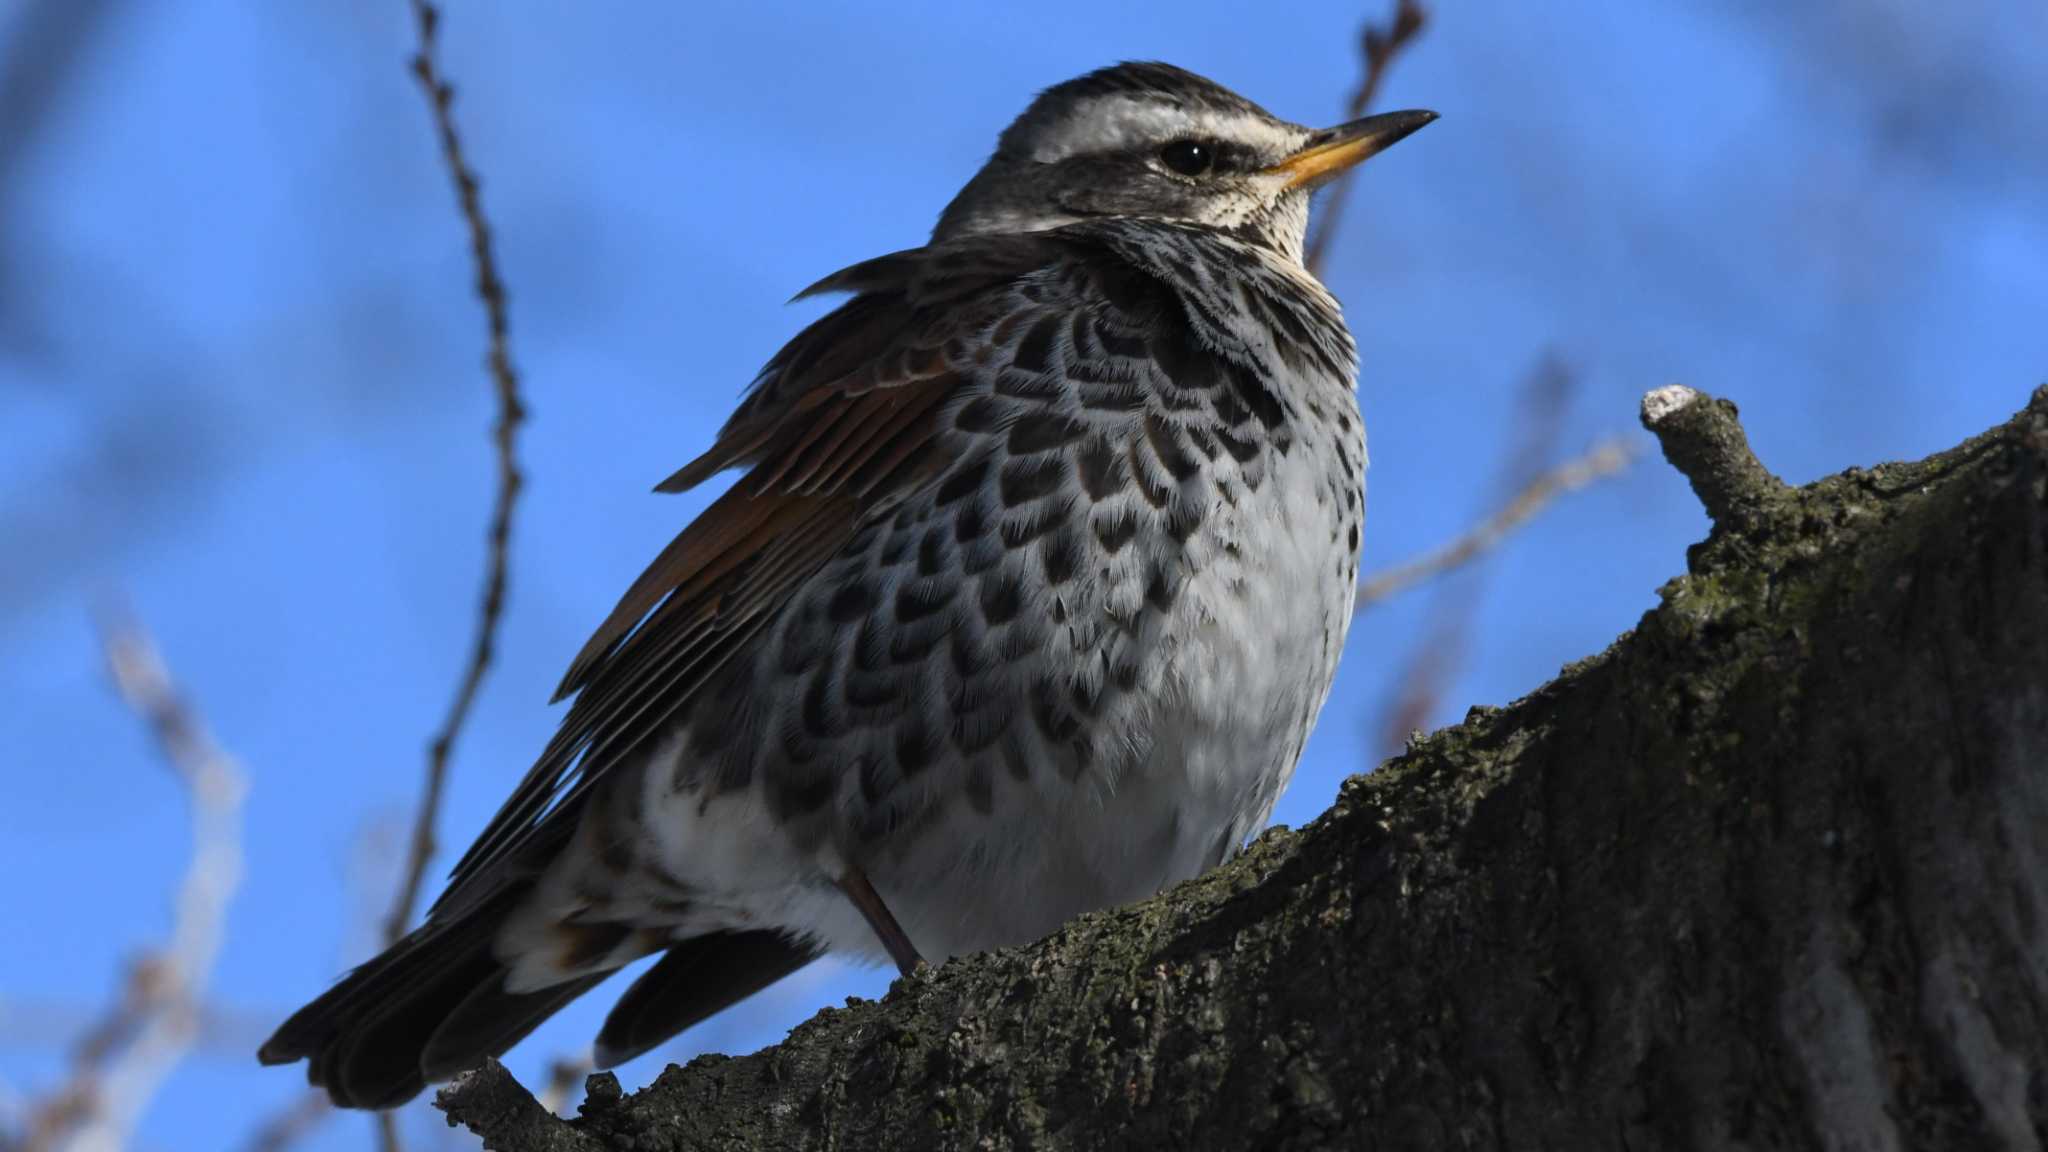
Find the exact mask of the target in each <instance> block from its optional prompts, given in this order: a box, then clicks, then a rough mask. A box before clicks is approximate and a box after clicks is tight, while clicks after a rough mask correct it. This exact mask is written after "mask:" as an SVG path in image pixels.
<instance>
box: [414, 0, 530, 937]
mask: <svg viewBox="0 0 2048 1152" xmlns="http://www.w3.org/2000/svg"><path fill="white" fill-rule="evenodd" d="M412 8H413V14H414V16H415V17H416V19H417V23H418V26H419V45H420V47H419V52H418V53H417V54H416V55H414V56H413V58H412V71H413V75H414V76H415V77H417V78H418V80H419V83H420V87H421V89H422V90H424V91H425V92H426V94H427V103H428V105H429V106H430V108H431V109H432V111H433V116H434V126H435V129H436V130H437V132H438V133H439V135H440V138H441V157H442V159H443V161H445V162H446V164H447V166H448V172H449V175H450V176H451V177H452V178H453V180H454V183H455V192H456V197H457V200H458V202H459V203H460V205H461V208H462V217H463V219H464V220H465V221H467V222H468V224H469V244H470V255H471V257H472V259H473V260H474V261H475V264H476V294H477V296H478V298H480V299H481V300H482V301H483V304H484V313H485V316H486V319H487V320H488V322H489V328H490V353H489V356H488V358H487V360H486V364H487V365H488V367H489V369H490V373H491V380H492V383H493V384H494V385H495V387H496V390H497V395H498V421H497V424H496V425H495V426H494V427H493V428H492V430H491V439H492V442H493V443H494V444H495V445H496V447H497V469H498V493H497V501H496V503H495V505H494V506H493V507H492V510H491V521H490V531H489V542H490V558H489V562H488V566H487V569H486V573H485V577H484V595H483V605H482V609H481V611H480V612H479V614H478V619H477V628H476V635H475V639H474V641H473V643H472V645H471V648H470V657H469V666H468V669H467V671H465V673H464V674H463V677H462V682H461V685H460V686H459V687H458V688H457V689H456V693H455V699H454V701H453V703H451V704H450V705H449V708H448V715H447V718H446V719H445V720H443V721H442V724H441V728H440V730H439V731H438V732H437V733H436V734H435V736H434V740H433V743H432V745H431V746H430V748H429V750H428V754H427V778H426V786H425V789H424V792H423V794H422V796H421V799H420V808H419V814H418V817H417V818H416V819H415V820H414V822H413V831H412V847H411V852H410V854H409V856H408V857H407V860H406V870H405V878H404V881H403V883H402V884H401V885H400V888H399V891H398V898H397V900H396V901H394V902H393V904H392V907H391V915H390V916H389V917H388V918H387V919H386V920H385V922H384V938H385V940H386V941H387V942H388V941H394V940H397V939H398V938H399V937H400V936H403V935H404V934H405V931H406V928H407V927H408V926H409V925H410V924H411V922H412V914H413V909H414V907H415V906H416V905H417V904H418V902H419V893H420V885H421V882H422V881H423V879H424V878H425V875H426V868H427V861H428V860H429V859H430V858H431V857H432V856H433V854H434V848H435V844H434V826H435V818H436V816H437V815H438V814H439V811H440V806H441V791H442V788H443V786H444V785H445V783H446V781H447V776H448V759H449V756H450V755H451V754H452V753H453V751H454V748H455V739H456V737H457V735H459V734H460V733H461V731H462V725H463V722H464V721H465V720H467V719H468V718H469V710H470V707H471V705H473V704H474V703H475V702H476V694H477V689H478V688H479V687H480V686H481V685H482V684H483V679H484V674H485V673H486V672H488V671H489V670H490V666H491V659H492V656H493V655H494V653H495V651H496V645H497V632H498V621H499V618H500V617H501V616H502V615H503V614H504V608H505V583H506V570H507V568H508V567H509V552H510V544H511V539H512V511H513V507H514V505H515V504H516V503H517V501H518V499H519V489H520V485H521V483H522V479H521V476H520V473H519V459H518V455H517V451H516V450H517V440H518V433H519V424H520V422H521V421H522V420H524V419H525V418H526V414H525V407H524V405H523V404H522V403H521V401H520V398H519V376H518V374H517V373H516V372H515V371H514V370H513V368H512V356H511V352H510V350H509V348H508V343H507V333H508V331H509V325H508V322H507V320H506V305H505V284H504V281H502V280H500V279H499V278H498V262H497V258H496V257H495V256H494V255H493V254H492V246H491V229H490V223H489V221H488V220H486V219H485V217H484V210H483V202H482V200H481V198H480V196H479V189H478V183H477V177H476V173H475V172H474V171H473V170H471V168H470V167H469V163H468V161H467V160H466V159H464V157H463V153H462V141H461V138H460V137H458V136H457V135H456V133H455V119H454V116H453V115H452V113H451V110H450V106H451V105H452V104H453V103H454V100H455V89H454V88H453V87H451V86H450V85H449V84H448V82H447V81H445V80H443V79H442V78H441V75H440V72H439V71H438V70H437V68H436V65H435V62H434V61H435V57H434V45H435V33H436V29H437V27H438V25H439V22H440V13H439V12H437V11H436V10H435V9H434V6H433V5H431V4H428V3H426V2H425V0H413V5H412Z"/></svg>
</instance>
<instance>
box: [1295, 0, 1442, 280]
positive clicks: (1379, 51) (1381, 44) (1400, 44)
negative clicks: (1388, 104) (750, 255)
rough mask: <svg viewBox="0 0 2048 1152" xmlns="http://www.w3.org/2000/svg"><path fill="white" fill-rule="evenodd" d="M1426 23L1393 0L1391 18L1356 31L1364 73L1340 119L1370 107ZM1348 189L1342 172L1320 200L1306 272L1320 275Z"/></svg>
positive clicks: (1425, 15) (1410, 6)
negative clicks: (1398, 58) (1389, 72)
mask: <svg viewBox="0 0 2048 1152" xmlns="http://www.w3.org/2000/svg"><path fill="white" fill-rule="evenodd" d="M1428 22H1429V12H1428V10H1427V9H1425V8H1423V6H1422V5H1421V4H1420V3H1418V2H1417V0H1396V2H1395V4H1394V15H1393V16H1392V18H1390V19H1389V20H1388V21H1387V23H1386V24H1385V25H1384V26H1382V25H1378V24H1374V23H1372V22H1370V21H1367V22H1366V24H1365V26H1364V27H1363V28H1362V29H1360V30H1359V35H1358V50H1359V55H1360V56H1361V57H1362V58H1363V59H1364V61H1365V73H1364V75H1363V76H1361V77H1359V81H1358V87H1357V88H1356V89H1354V90H1353V91H1352V93H1351V102H1350V103H1349V104H1347V105H1345V107H1344V119H1346V120H1356V119H1358V118H1359V117H1360V116H1363V115H1365V112H1366V109H1368V108H1370V107H1372V101H1373V97H1375V96H1377V95H1379V91H1380V82H1381V81H1382V80H1384V79H1386V75H1387V66H1388V65H1389V64H1391V63H1392V62H1393V60H1394V57H1395V56H1398V55H1400V53H1401V49H1403V48H1406V47H1407V46H1408V45H1409V43H1410V42H1411V41H1413V40H1414V39H1415V37H1416V36H1418V35H1420V34H1421V32H1422V29H1423V26H1424V25H1425V24H1427V23H1428ZM1350 187H1351V173H1349V172H1346V173H1344V174H1343V175H1342V176H1339V177H1337V179H1336V180H1335V181H1334V182H1333V183H1332V184H1331V185H1330V190H1329V194H1328V195H1327V196H1325V197H1324V203H1323V213H1322V223H1321V224H1319V225H1317V227H1316V231H1315V235H1313V236H1311V237H1309V240H1308V251H1307V254H1306V255H1305V256H1304V257H1303V258H1302V262H1303V263H1304V264H1306V265H1307V266H1308V270H1309V271H1310V272H1314V273H1316V274H1318V275H1321V273H1322V270H1323V259H1324V258H1325V257H1326V256H1327V255H1329V251H1330V238H1331V237H1332V236H1335V235H1336V234H1337V222H1338V220H1340V219H1342V217H1343V215H1344V193H1345V192H1346V191H1347V190H1348V189H1349V188H1350Z"/></svg>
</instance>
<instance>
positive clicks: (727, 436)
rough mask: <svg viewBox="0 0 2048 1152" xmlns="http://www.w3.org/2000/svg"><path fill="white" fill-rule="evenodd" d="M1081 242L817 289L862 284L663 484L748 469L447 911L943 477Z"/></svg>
mask: <svg viewBox="0 0 2048 1152" xmlns="http://www.w3.org/2000/svg"><path fill="white" fill-rule="evenodd" d="M1082 242H1083V241H1081V240H1080V239H1078V238H1073V237H1067V238H1060V237H1054V236H1049V235H1043V234H1040V235H1031V236H1005V237H985V238H979V239H973V240H968V241H960V242H952V243H949V244H946V245H943V246H936V247H931V248H922V249H913V250H910V251H907V252H901V253H897V254H894V255H891V256H884V257H881V258H879V259H876V260H870V261H867V262H865V263H862V264H857V265H855V266H853V267H851V268H848V269H846V270H844V271H842V272H840V273H838V274H836V275H834V276H831V277H828V278H827V279H825V280H823V281H820V282H819V283H818V284H816V285H814V286H813V287H812V288H810V289H808V290H807V291H806V292H805V293H804V295H810V294H814V293H819V292H832V291H851V292H853V293H855V295H854V297H853V298H852V299H851V300H849V301H847V302H846V303H845V304H844V305H842V306H841V307H839V308H838V309H837V310H835V311H833V312H832V313H830V314H828V315H826V316H825V317H823V318H822V319H820V320H818V321H817V322H815V323H813V324H812V325H810V326H809V327H808V328H806V329H805V330H804V331H803V332H802V333H800V334H799V335H798V336H797V337H796V338H795V339H793V340H791V341H790V342H789V344H788V345H787V346H785V347H784V348H783V349H782V351H781V352H780V353H778V354H777V355H776V356H775V358H774V359H773V360H771V361H770V362H769V364H768V366H767V367H766V368H765V369H763V371H762V373H761V375H760V377H759V378H758V379H757V380H756V382H755V384H754V386H753V387H752V388H751V389H750V391H749V393H748V395H747V397H746V398H745V400H744V401H743V402H742V403H741V405H740V407H739V408H738V410H737V411H736V412H735V413H734V415H733V417H732V418H731V419H730V420H729V421H728V422H727V424H726V426H725V428H724V429H723V430H722V431H721V432H720V434H719V437H718V439H717V442H716V443H715V444H713V446H712V447H711V449H710V450H709V451H707V452H705V453H704V455H703V456H701V457H699V458H698V459H697V460H695V461H693V462H692V463H690V464H689V465H687V466H685V467H684V468H683V469H682V470H680V471H679V472H677V473H676V474H675V475H674V476H672V477H670V478H669V479H668V480H667V481H665V482H663V484H662V485H661V486H660V488H661V490H662V491H681V490H684V489H686V488H688V487H690V486H691V485H694V484H696V483H699V482H701V481H703V480H705V479H707V478H709V477H710V476H712V475H715V474H716V473H718V472H720V471H723V470H726V469H728V468H735V467H740V468H746V469H747V472H746V474H745V475H744V476H742V477H741V478H740V479H739V480H738V481H737V482H736V483H735V484H734V485H733V487H732V488H731V489H730V490H728V491H727V492H726V493H725V494H724V495H723V496H721V497H719V498H718V499H717V500H716V501H715V502H713V503H712V505H711V506H710V507H709V508H707V509H706V510H705V511H704V512H703V514H702V515H700V516H698V517H697V519H696V520H694V521H692V522H691V523H690V524H689V526H688V527H686V528H684V529H683V531H682V533H681V534H680V535H678V536H677V537H676V539H675V540H674V542H672V543H671V544H669V546H668V547H667V548H665V549H663V550H662V552H661V554H660V555H659V556H657V557H656V558H655V560H654V562H653V563H652V564H650V565H649V566H648V567H647V570H646V571H645V572H644V573H642V574H641V576H640V578H639V579H637V580H635V581H634V582H633V584H632V586H631V587H630V588H628V589H627V591H626V593H625V595H624V596H623V597H622V598H621V599H620V600H619V603H618V606H617V607H616V608H614V609H613V611H612V613H611V615H610V616H609V617H607V618H606V620H605V621H604V623H603V624H602V625H600V626H599V628H598V629H597V632H596V633H595V634H594V635H593V636H592V637H591V638H590V641H589V643H587V644H586V645H585V646H584V648H583V650H582V652H580V653H579V654H578V655H577V657H576V659H575V661H574V662H573V663H572V664H571V666H570V668H569V671H568V674H567V676H565V677H564V679H563V681H562V684H561V688H560V690H559V692H558V695H557V698H558V699H559V698H560V697H561V696H565V695H569V694H572V693H573V694H575V696H576V699H575V702H574V704H573V705H572V706H571V707H570V709H569V713H568V715H567V716H566V717H565V718H564V720H563V722H562V726H561V728H560V729H559V730H558V731H557V732H556V734H555V736H554V738H553V740H552V741H550V743H549V744H548V747H547V749H546V750H545V752H543V754H542V755H541V757H540V759H539V761H538V762H536V763H535V764H534V766H533V768H532V769H531V770H530V771H529V772H528V773H527V775H526V778H525V779H524V780H523V781H522V782H521V783H520V785H519V787H518V788H517V789H516V790H515V791H514V792H513V794H512V796H511V797H510V798H509V799H508V800H507V801H506V802H505V804H504V806H503V807H502V808H501V809H500V810H499V811H498V814H497V815H496V816H495V817H494V818H493V819H492V821H491V823H490V825H489V826H488V827H486V828H485V829H484V831H483V833H482V835H480V836H479V837H478V838H477V840H476V842H475V844H473V845H472V846H471V847H470V849H469V851H468V853H467V854H465V855H464V857H463V858H462V860H461V861H460V862H459V863H458V864H457V865H456V867H455V870H454V873H453V875H452V877H451V879H450V883H449V888H448V891H447V893H446V894H444V895H443V896H442V897H441V900H440V901H439V902H438V903H437V905H436V908H437V910H438V909H441V908H444V907H445V908H453V907H458V906H465V905H466V904H467V903H468V902H469V901H470V900H471V899H474V898H480V897H481V896H483V895H487V894H488V892H489V891H491V890H493V889H494V888H495V885H494V884H492V883H488V882H487V883H482V884H478V883H475V882H476V881H478V880H479V878H482V877H485V876H486V875H487V874H491V873H493V872H495V871H496V869H494V867H493V866H494V865H496V864H498V863H500V862H502V861H506V860H508V859H520V858H524V857H525V856H526V853H525V852H524V851H523V849H524V848H525V847H527V846H529V845H533V844H535V843H536V842H553V841H554V840H555V839H556V838H558V837H560V836H562V835H565V834H566V833H567V831H568V830H569V829H570V827H572V826H573V823H574V822H573V819H571V818H570V817H571V816H572V814H573V811H574V810H575V809H576V808H578V807H580V801H581V799H582V797H583V796H584V794H585V793H586V792H587V791H588V789H589V788H590V787H591V785H592V783H593V782H595V781H596V780H598V779H599V778H600V777H602V776H603V774H604V773H605V772H606V771H607V770H608V769H609V768H611V767H612V766H613V765H616V764H618V763H620V762H621V761H622V760H624V759H625V758H626V757H628V755H629V754H630V753H631V752H632V751H633V750H634V749H636V748H638V747H639V746H640V745H641V744H642V743H643V742H645V741H646V740H647V739H648V738H649V737H651V736H653V735H655V734H657V733H659V732H661V731H662V730H663V729H664V727H665V724H666V722H667V721H668V720H669V719H670V718H672V717H673V716H674V715H675V714H676V713H677V711H678V709H680V708H682V707H683V706H684V705H685V704H687V703H688V701H689V700H690V698H691V696H692V694H693V693H695V692H696V691H698V690H699V688H700V687H701V686H702V685H704V684H705V682H706V680H707V679H708V678H709V677H711V676H712V675H713V674H715V673H716V672H717V671H718V670H719V669H721V668H722V667H724V666H725V665H726V664H727V662H729V661H731V660H732V659H733V658H734V657H735V655H737V654H739V653H741V652H743V651H745V650H746V649H747V648H748V646H749V644H750V642H752V641H754V640H755V639H756V638H757V637H758V636H759V635H760V634H761V632H762V630H763V629H764V628H766V627H767V626H768V625H769V624H770V623H771V622H772V621H773V620H774V619H775V618H776V617H777V614H778V613H779V612H780V611H781V610H782V609H783V608H784V607H785V605H786V604H787V603H788V601H789V600H790V597H791V596H792V594H793V593H794V592H795V591H796V590H798V589H799V588H800V587H801V586H802V585H803V584H804V582H805V581H806V580H807V579H809V578H810V577H812V576H813V575H814V574H815V573H816V572H817V571H818V569H819V568H820V567H821V566H823V565H824V564H825V563H826V562H827V561H828V560H830V559H831V557H832V556H833V555H834V554H835V553H836V552H838V551H839V550H840V549H841V548H842V547H843V546H844V545H845V544H846V542H847V541H848V540H849V539H850V538H851V537H852V536H853V534H854V533H855V531H856V530H857V529H858V528H859V527H860V525H861V524H862V523H863V522H865V521H866V520H867V519H868V518H870V517H873V516H875V515H876V514H877V513H878V512H881V511H884V510H886V509H888V508H890V507H891V506H892V504H893V502H894V501H896V500H898V499H900V498H901V496H902V494H903V493H904V492H906V491H909V490H913V489H915V488H916V487H917V486H918V485H919V484H920V483H922V482H928V481H929V480H930V478H931V477H933V476H935V475H938V474H940V473H941V472H943V471H944V469H945V466H946V461H945V460H944V459H942V458H941V457H942V456H943V455H944V454H945V453H944V450H943V449H942V448H941V440H942V438H941V437H940V436H939V435H938V432H939V427H940V420H939V415H940V411H941V409H942V407H943V406H944V403H945V401H946V400H947V398H948V397H949V396H952V395H955V394H957V393H958V391H959V390H960V389H961V387H962V385H963V383H964V379H965V376H967V375H971V374H973V373H975V372H977V371H986V370H987V364H988V361H989V353H988V347H989V343H990V341H991V340H992V339H995V338H997V337H998V335H1000V336H1001V337H1003V338H1006V339H1012V340H1014V339H1015V338H1016V334H1015V333H1014V332H1011V331H1005V332H1002V333H1000V334H999V333H997V332H996V329H998V328H1000V327H1002V326H1003V324H1004V322H1005V320H1006V317H1004V316H1003V315H1002V314H1001V313H1002V310H1003V309H1004V308H1005V307H1014V304H1006V303H1005V301H1010V300H1011V299H1012V298H1013V297H1014V296H1015V293H1014V292H1013V291H1012V290H1011V286H1012V285H1014V284H1015V283H1016V282H1018V281H1019V280H1020V279H1022V278H1025V277H1028V276H1030V275H1031V274H1032V273H1034V272H1036V271H1038V270H1042V269H1045V268H1047V267H1048V266H1050V265H1054V264H1057V263H1059V262H1060V261H1062V260H1063V259H1065V257H1066V255H1067V254H1068V253H1069V252H1070V251H1071V249H1072V248H1073V246H1074V245H1076V244H1079V243H1082ZM1009 319H1011V320H1014V318H1009ZM1011 327H1012V328H1014V327H1015V325H1014V323H1012V324H1011ZM515 870H516V869H515ZM466 890H469V891H467V892H466Z"/></svg>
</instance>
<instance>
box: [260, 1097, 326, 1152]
mask: <svg viewBox="0 0 2048 1152" xmlns="http://www.w3.org/2000/svg"><path fill="white" fill-rule="evenodd" d="M332 1115H334V1105H333V1104H331V1103H329V1102H328V1099H327V1093H325V1092H323V1091H321V1090H319V1089H317V1088H314V1089H309V1090H307V1091H305V1092H302V1093H300V1094H299V1098H298V1099H296V1100H294V1101H292V1102H291V1104H290V1105H288V1106H286V1107H284V1108H282V1109H279V1110H278V1112H277V1114H276V1115H274V1116H272V1117H271V1118H270V1119H268V1120H265V1121H264V1122H263V1123H262V1124H261V1125H259V1126H258V1127H257V1129H256V1131H255V1132H253V1133H251V1134H250V1136H249V1142H248V1143H247V1144H244V1145H243V1146H242V1147H243V1148H245V1149H247V1150H248V1152H285V1150H286V1149H288V1148H290V1147H291V1146H292V1145H294V1144H297V1143H298V1142H299V1141H301V1140H303V1139H305V1138H306V1136H307V1135H309V1134H310V1133H311V1132H312V1131H313V1129H315V1128H317V1127H319V1126H320V1122H321V1121H323V1120H325V1119H327V1118H328V1117H329V1116H332Z"/></svg>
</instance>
